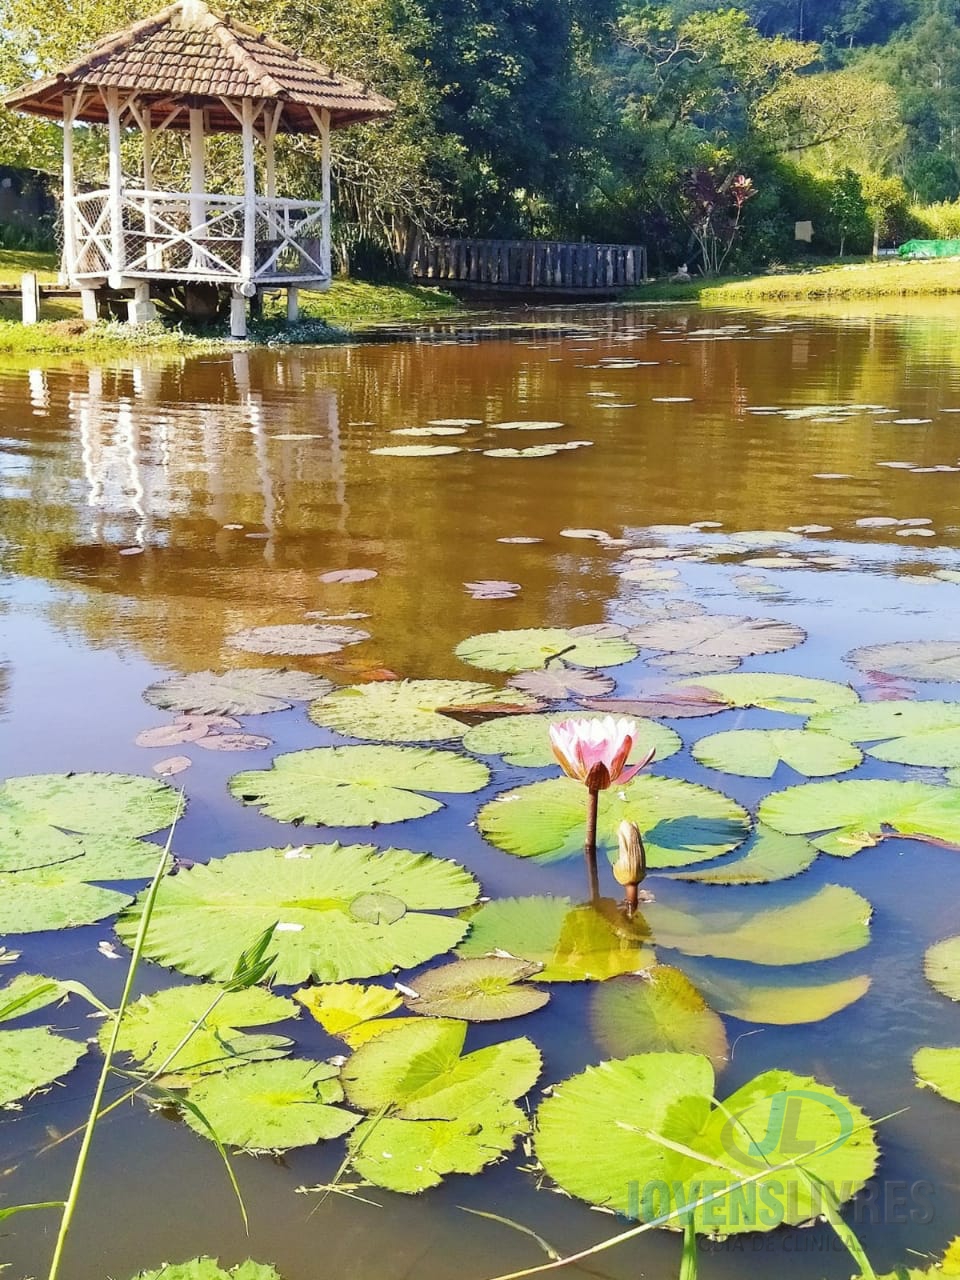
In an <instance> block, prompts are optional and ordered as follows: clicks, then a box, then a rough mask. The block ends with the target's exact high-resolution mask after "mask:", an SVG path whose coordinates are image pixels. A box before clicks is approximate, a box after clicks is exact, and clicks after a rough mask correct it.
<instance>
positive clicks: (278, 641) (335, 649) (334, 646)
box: [227, 622, 370, 657]
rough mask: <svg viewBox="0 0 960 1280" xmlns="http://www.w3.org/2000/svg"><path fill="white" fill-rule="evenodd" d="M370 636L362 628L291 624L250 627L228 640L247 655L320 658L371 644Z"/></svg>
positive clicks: (304, 623)
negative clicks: (367, 642)
mask: <svg viewBox="0 0 960 1280" xmlns="http://www.w3.org/2000/svg"><path fill="white" fill-rule="evenodd" d="M369 639H370V632H369V631H363V630H361V629H360V627H344V626H335V625H332V624H326V625H320V624H317V623H308V622H291V623H287V624H285V625H282V626H275V627H248V628H247V629H246V630H245V631H237V632H235V633H234V635H232V636H227V644H229V645H231V646H232V647H233V648H234V649H243V650H245V651H246V652H247V653H279V654H304V655H308V656H314V657H320V656H322V655H324V654H329V653H339V652H340V651H341V649H344V648H345V647H346V646H347V645H348V644H359V643H360V642H361V640H369Z"/></svg>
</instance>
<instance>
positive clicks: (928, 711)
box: [808, 699, 960, 767]
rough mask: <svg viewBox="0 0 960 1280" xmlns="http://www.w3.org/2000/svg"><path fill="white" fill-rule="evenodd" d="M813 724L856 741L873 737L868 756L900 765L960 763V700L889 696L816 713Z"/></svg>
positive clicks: (946, 764)
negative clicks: (914, 699)
mask: <svg viewBox="0 0 960 1280" xmlns="http://www.w3.org/2000/svg"><path fill="white" fill-rule="evenodd" d="M808 728H810V729H816V730H818V731H822V732H825V733H833V734H836V735H837V736H838V737H842V738H848V739H849V740H850V741H851V742H872V743H874V744H875V745H874V746H872V747H867V755H871V756H874V757H876V759H877V760H892V761H895V762H896V763H897V764H913V765H930V766H934V767H947V766H956V765H960V703H956V702H914V701H911V700H894V699H886V700H884V701H882V702H866V703H863V704H862V705H861V706H859V707H851V708H849V709H847V710H842V711H832V712H827V713H825V714H822V715H819V716H815V717H814V718H813V719H812V720H811V721H809V722H808Z"/></svg>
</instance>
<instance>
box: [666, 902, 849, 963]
mask: <svg viewBox="0 0 960 1280" xmlns="http://www.w3.org/2000/svg"><path fill="white" fill-rule="evenodd" d="M871 912H872V908H871V906H870V903H869V902H868V901H867V900H866V898H862V897H861V896H860V894H858V893H855V892H854V890H853V889H848V888H846V887H845V886H843V885H836V884H828V885H824V886H823V887H822V888H821V889H818V890H817V891H816V893H812V894H810V895H809V896H808V897H806V898H801V899H799V900H798V901H796V902H791V903H788V904H787V905H786V906H781V907H768V908H767V909H766V910H760V911H758V910H756V909H755V908H754V909H750V908H746V907H740V908H734V907H712V908H699V909H697V910H695V911H694V910H690V911H684V910H682V909H680V908H678V907H672V906H668V905H666V904H665V903H662V902H651V903H649V904H647V905H646V906H644V908H643V915H644V918H645V920H646V924H647V927H648V929H649V931H650V934H651V938H652V940H653V941H655V942H656V944H657V945H658V946H661V947H670V948H672V949H673V950H676V951H682V952H684V954H686V955H690V956H713V957H715V958H716V959H719V960H746V961H749V962H750V963H751V964H762V965H792V964H812V963H813V962H814V961H817V960H830V959H832V958H833V957H834V956H842V955H846V954H847V953H848V952H850V951H858V950H859V949H860V948H861V947H865V946H866V945H867V943H868V942H869V941H870V915H871Z"/></svg>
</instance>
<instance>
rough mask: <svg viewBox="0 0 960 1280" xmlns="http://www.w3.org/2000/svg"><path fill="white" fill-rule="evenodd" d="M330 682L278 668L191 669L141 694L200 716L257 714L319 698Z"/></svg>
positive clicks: (163, 705)
mask: <svg viewBox="0 0 960 1280" xmlns="http://www.w3.org/2000/svg"><path fill="white" fill-rule="evenodd" d="M332 688H333V685H332V684H331V683H330V681H329V680H325V679H324V678H323V676H314V675H311V674H310V673H309V672H307V671H286V670H284V669H283V668H282V667H249V668H240V669H239V670H236V671H225V672H224V673H223V674H222V675H218V674H217V673H216V672H215V671H195V672H191V673H189V674H187V675H180V676H172V677H171V678H170V679H169V680H160V681H158V682H157V683H156V684H152V685H150V686H149V687H148V688H147V689H145V690H144V693H143V696H144V698H145V699H146V700H147V702H149V703H150V704H151V705H152V706H154V707H160V708H161V710H163V711H195V712H199V713H200V714H203V715H223V716H257V715H263V714H264V713H266V712H268V711H287V710H289V708H290V707H292V706H293V705H294V703H296V702H307V701H309V700H310V699H311V698H322V697H323V695H324V694H326V693H329V692H330V690H331V689H332Z"/></svg>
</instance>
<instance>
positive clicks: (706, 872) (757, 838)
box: [666, 823, 818, 884]
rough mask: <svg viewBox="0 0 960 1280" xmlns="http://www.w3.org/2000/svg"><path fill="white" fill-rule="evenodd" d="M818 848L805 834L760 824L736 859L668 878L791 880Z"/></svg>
mask: <svg viewBox="0 0 960 1280" xmlns="http://www.w3.org/2000/svg"><path fill="white" fill-rule="evenodd" d="M817 852H818V851H817V850H816V849H815V848H814V847H813V845H812V844H811V843H810V841H809V840H807V839H805V837H803V836H785V835H782V834H781V832H779V831H774V830H773V829H772V828H771V827H765V826H764V825H763V824H762V823H760V824H758V825H757V827H756V829H755V830H754V832H753V834H752V835H751V837H750V839H749V840H748V841H747V843H746V844H744V845H741V847H740V854H741V856H739V857H737V858H736V860H735V861H733V862H724V863H722V864H721V865H720V866H714V865H712V864H711V865H710V866H708V867H700V868H699V869H698V870H696V871H670V872H667V873H666V876H667V879H669V880H696V881H699V882H700V883H701V884H770V883H772V882H773V881H776V880H789V879H791V878H792V877H793V876H796V875H799V874H800V872H801V871H806V869H807V867H809V866H810V864H811V863H812V862H813V860H814V858H816V856H817Z"/></svg>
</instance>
